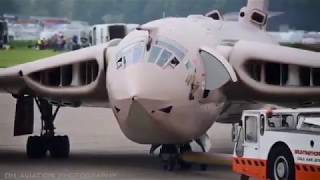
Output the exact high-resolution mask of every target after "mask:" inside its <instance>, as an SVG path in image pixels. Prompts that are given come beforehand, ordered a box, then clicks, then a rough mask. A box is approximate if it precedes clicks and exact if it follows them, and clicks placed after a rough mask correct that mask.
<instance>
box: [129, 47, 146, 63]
mask: <svg viewBox="0 0 320 180" xmlns="http://www.w3.org/2000/svg"><path fill="white" fill-rule="evenodd" d="M143 56H144V46H143V45H142V44H141V43H140V44H137V45H135V46H134V47H132V48H130V49H129V50H128V51H126V52H125V53H124V58H125V60H126V62H127V64H136V63H138V62H139V61H141V60H142V59H143Z"/></svg>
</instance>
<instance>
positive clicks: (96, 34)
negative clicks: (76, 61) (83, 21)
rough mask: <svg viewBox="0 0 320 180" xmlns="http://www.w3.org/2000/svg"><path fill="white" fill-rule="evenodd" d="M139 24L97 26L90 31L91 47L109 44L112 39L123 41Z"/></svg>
mask: <svg viewBox="0 0 320 180" xmlns="http://www.w3.org/2000/svg"><path fill="white" fill-rule="evenodd" d="M138 26H139V25H138V24H97V25H93V26H92V27H91V30H90V38H89V42H90V45H91V46H94V45H98V44H103V43H106V42H109V41H110V40H112V39H122V38H124V37H125V36H126V35H127V34H128V33H129V32H131V31H132V30H134V29H135V28H136V27H138Z"/></svg>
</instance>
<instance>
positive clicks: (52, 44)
mask: <svg viewBox="0 0 320 180" xmlns="http://www.w3.org/2000/svg"><path fill="white" fill-rule="evenodd" d="M81 41H82V43H81V44H80V42H79V38H78V36H73V37H72V38H66V37H65V36H64V35H63V34H62V33H58V34H55V35H54V36H52V37H51V38H49V39H40V40H38V41H37V43H36V45H35V48H36V49H38V50H45V49H53V50H54V51H74V50H78V49H80V48H83V47H88V46H89V44H88V43H86V41H87V40H85V39H81Z"/></svg>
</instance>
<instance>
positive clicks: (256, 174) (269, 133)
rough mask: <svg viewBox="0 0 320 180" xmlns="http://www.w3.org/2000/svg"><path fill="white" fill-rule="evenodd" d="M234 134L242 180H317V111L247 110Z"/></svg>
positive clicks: (319, 155) (234, 164)
mask: <svg viewBox="0 0 320 180" xmlns="http://www.w3.org/2000/svg"><path fill="white" fill-rule="evenodd" d="M234 134H237V136H236V144H235V148H234V154H233V160H232V161H233V162H232V168H233V171H234V172H236V173H239V174H241V179H249V177H253V178H254V179H272V180H273V179H276V180H282V179H283V180H284V179H288V180H291V179H292V180H293V179H298V180H301V179H310V180H311V179H312V180H313V179H314V180H315V179H320V109H315V108H313V109H311V108H305V109H279V110H275V109H273V110H246V111H243V113H242V118H241V122H240V124H239V126H236V127H235V128H234Z"/></svg>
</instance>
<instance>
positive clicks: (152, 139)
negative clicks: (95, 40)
mask: <svg viewBox="0 0 320 180" xmlns="http://www.w3.org/2000/svg"><path fill="white" fill-rule="evenodd" d="M267 18H268V13H267V1H263V0H249V1H248V4H247V6H246V7H244V8H242V9H241V11H240V13H239V20H238V21H237V22H232V21H224V20H223V17H222V16H221V14H220V13H219V12H218V11H212V12H210V13H208V14H207V15H206V16H202V15H193V16H189V17H187V18H165V19H160V20H156V21H152V22H150V23H147V24H144V25H142V26H140V27H139V28H137V29H136V30H135V31H133V32H131V33H130V34H129V35H127V36H126V37H125V38H124V39H123V40H112V41H110V42H109V43H106V44H103V45H100V46H95V47H89V48H85V49H81V50H78V51H73V52H69V53H64V54H61V55H57V56H54V57H50V58H46V59H42V60H39V61H36V62H31V63H26V64H22V65H18V66H14V67H10V68H5V69H1V70H0V89H1V91H2V92H5V93H10V94H12V95H13V96H14V97H15V98H17V106H16V107H17V108H16V118H15V131H14V132H15V135H24V134H31V133H33V113H32V112H33V106H32V105H33V102H34V100H35V101H36V103H37V105H38V107H39V109H40V112H41V119H42V122H43V126H42V132H41V135H40V136H33V137H30V138H29V139H28V143H27V155H28V156H29V157H30V158H40V157H43V156H45V154H46V151H50V153H51V156H52V157H68V155H69V151H70V146H69V139H68V137H67V136H55V131H54V118H55V116H56V114H57V112H58V110H59V108H60V107H63V106H72V107H79V106H95V107H105V108H112V110H113V112H114V115H115V117H116V119H117V121H118V123H119V125H120V128H121V130H122V131H123V133H124V134H125V135H126V136H127V137H128V138H129V139H131V140H132V141H134V142H137V143H141V144H150V145H153V146H152V148H151V151H154V150H155V149H156V148H157V147H161V149H160V153H161V154H166V153H167V154H179V153H183V152H186V151H191V148H190V142H192V141H194V140H195V141H197V142H198V144H200V145H201V147H202V148H203V150H204V151H206V150H207V149H208V146H207V145H206V142H207V141H206V139H207V136H206V132H207V130H208V129H209V128H210V127H211V126H212V124H213V123H214V122H215V121H218V120H219V121H222V122H229V123H230V122H232V121H230V120H225V119H223V115H224V114H228V110H229V109H232V106H233V105H234V104H249V105H250V104H255V103H257V102H268V103H275V104H280V105H288V106H302V105H309V106H315V105H317V104H319V102H320V54H319V53H316V52H311V51H305V50H300V49H294V48H289V47H282V46H280V45H278V44H277V42H275V41H274V40H273V39H272V38H271V37H270V36H269V35H268V34H267V33H266V32H265V29H266V24H267ZM22 58H23V57H22ZM53 106H56V107H57V109H56V110H55V111H53ZM233 109H235V108H233ZM237 110H238V111H239V112H240V111H241V106H239V108H238V109H237ZM231 115H232V114H231ZM235 119H237V120H238V119H240V117H237V118H235ZM173 157H176V156H173ZM169 162H174V161H173V160H172V159H170V161H169ZM173 164H174V163H169V165H170V166H169V167H170V168H172V165H173Z"/></svg>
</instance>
